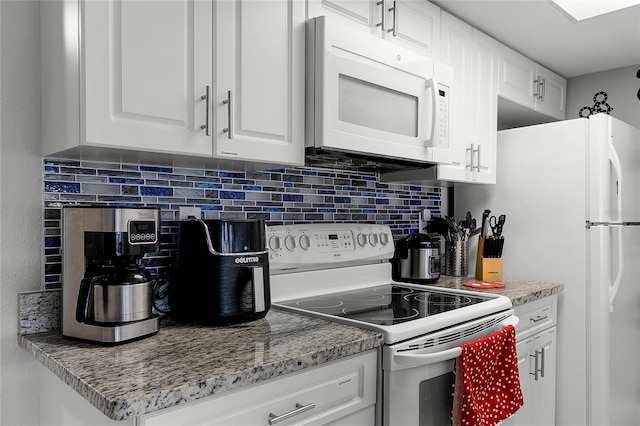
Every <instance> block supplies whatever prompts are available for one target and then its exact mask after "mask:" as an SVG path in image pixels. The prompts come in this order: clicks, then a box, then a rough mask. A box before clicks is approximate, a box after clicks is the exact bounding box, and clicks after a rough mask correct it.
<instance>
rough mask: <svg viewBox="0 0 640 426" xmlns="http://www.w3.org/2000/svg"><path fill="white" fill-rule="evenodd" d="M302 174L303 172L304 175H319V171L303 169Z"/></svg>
mask: <svg viewBox="0 0 640 426" xmlns="http://www.w3.org/2000/svg"><path fill="white" fill-rule="evenodd" d="M302 174H303V175H304V176H318V173H317V172H312V171H310V170H303V171H302Z"/></svg>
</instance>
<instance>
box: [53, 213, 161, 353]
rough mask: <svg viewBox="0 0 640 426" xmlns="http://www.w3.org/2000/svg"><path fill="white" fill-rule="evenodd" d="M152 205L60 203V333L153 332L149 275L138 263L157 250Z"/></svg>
mask: <svg viewBox="0 0 640 426" xmlns="http://www.w3.org/2000/svg"><path fill="white" fill-rule="evenodd" d="M159 230H160V211H159V210H158V209H154V208H130V207H126V208H120V207H99V206H65V207H63V209H62V335H63V336H64V337H67V338H71V339H79V340H85V341H91V342H98V343H103V344H119V343H124V342H128V341H131V340H136V339H140V338H142V337H146V336H150V335H153V334H155V333H157V332H158V330H159V329H160V322H159V319H158V317H157V315H154V314H153V313H152V305H153V279H152V278H151V276H150V275H149V273H148V272H147V271H146V270H145V269H144V268H142V267H141V266H140V260H141V259H142V256H143V255H144V254H145V253H152V252H157V251H159V250H160V243H159V234H160V232H159Z"/></svg>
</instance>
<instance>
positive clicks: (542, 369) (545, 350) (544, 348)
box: [540, 346, 549, 377]
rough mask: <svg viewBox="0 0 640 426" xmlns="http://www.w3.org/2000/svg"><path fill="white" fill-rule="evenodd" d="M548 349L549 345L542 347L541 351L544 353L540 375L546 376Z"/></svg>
mask: <svg viewBox="0 0 640 426" xmlns="http://www.w3.org/2000/svg"><path fill="white" fill-rule="evenodd" d="M547 349H549V346H543V347H542V349H540V353H541V354H542V361H541V363H540V377H544V370H545V368H544V361H545V358H546V357H547Z"/></svg>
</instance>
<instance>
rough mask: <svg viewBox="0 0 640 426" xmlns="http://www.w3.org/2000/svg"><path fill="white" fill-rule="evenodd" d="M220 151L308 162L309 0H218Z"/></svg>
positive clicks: (218, 153)
mask: <svg viewBox="0 0 640 426" xmlns="http://www.w3.org/2000/svg"><path fill="white" fill-rule="evenodd" d="M216 12H217V17H218V19H217V24H216V49H215V51H216V85H215V88H214V90H213V95H212V96H213V99H212V108H213V114H214V115H215V117H216V118H215V123H216V128H215V131H214V138H215V152H214V155H215V156H216V157H218V158H231V159H233V158H240V159H245V160H250V161H256V162H261V161H267V162H277V163H279V164H291V165H302V164H304V54H305V52H304V37H305V33H304V31H305V27H304V3H302V2H300V1H298V0H266V1H255V0H253V1H251V0H249V1H225V0H223V1H218V2H216Z"/></svg>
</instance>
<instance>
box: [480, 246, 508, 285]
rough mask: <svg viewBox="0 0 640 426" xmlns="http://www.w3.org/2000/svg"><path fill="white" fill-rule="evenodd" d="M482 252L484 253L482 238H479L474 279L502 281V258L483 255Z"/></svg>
mask: <svg viewBox="0 0 640 426" xmlns="http://www.w3.org/2000/svg"><path fill="white" fill-rule="evenodd" d="M482 253H484V238H479V239H478V256H477V259H476V279H478V280H481V281H502V258H501V257H483V256H482Z"/></svg>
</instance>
